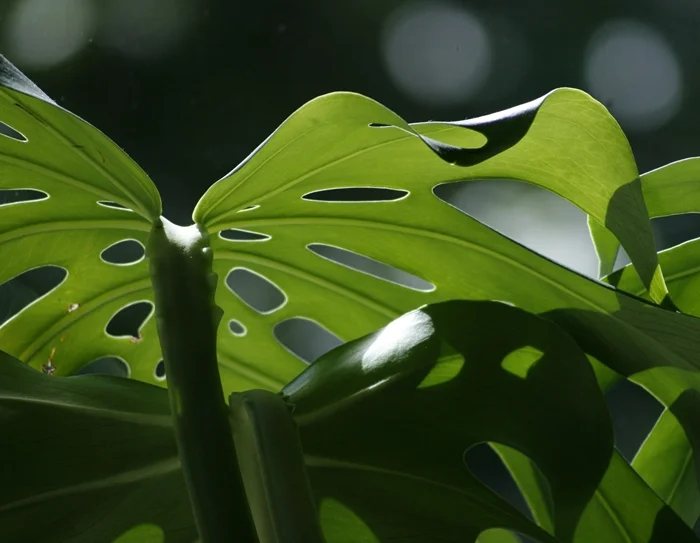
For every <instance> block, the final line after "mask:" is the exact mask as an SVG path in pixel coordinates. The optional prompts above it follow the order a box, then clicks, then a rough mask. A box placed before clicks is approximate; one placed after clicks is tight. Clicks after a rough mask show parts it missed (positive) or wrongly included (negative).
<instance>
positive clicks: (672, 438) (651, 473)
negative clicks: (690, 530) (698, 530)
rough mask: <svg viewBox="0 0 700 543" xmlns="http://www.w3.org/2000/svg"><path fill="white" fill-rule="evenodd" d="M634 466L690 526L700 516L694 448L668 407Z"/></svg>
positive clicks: (636, 457) (640, 451)
mask: <svg viewBox="0 0 700 543" xmlns="http://www.w3.org/2000/svg"><path fill="white" fill-rule="evenodd" d="M632 467H634V469H635V471H636V472H637V473H639V475H640V476H641V477H642V479H644V481H645V482H646V483H647V484H648V485H649V486H650V487H651V488H653V489H654V490H655V491H656V492H657V494H658V495H659V496H661V498H663V500H664V502H666V503H667V504H669V505H670V506H671V507H672V508H673V510H674V511H675V512H676V513H678V515H679V516H680V517H681V518H682V519H683V520H684V521H685V523H686V524H688V525H689V526H693V525H694V524H695V521H696V520H697V519H698V518H700V487H699V486H698V474H697V471H696V466H695V461H694V460H693V449H692V446H691V444H690V442H689V441H688V438H687V436H686V433H685V431H684V430H683V428H682V427H681V425H680V424H679V423H678V421H677V420H676V417H675V416H674V415H673V413H672V412H671V410H670V409H666V410H665V411H664V412H663V414H662V415H661V417H660V418H659V420H658V421H657V422H656V425H655V426H654V428H653V430H652V431H651V433H650V434H649V436H648V437H647V439H646V440H645V441H644V443H643V444H642V447H641V448H640V449H639V452H638V453H637V454H636V456H635V457H634V461H633V462H632Z"/></svg>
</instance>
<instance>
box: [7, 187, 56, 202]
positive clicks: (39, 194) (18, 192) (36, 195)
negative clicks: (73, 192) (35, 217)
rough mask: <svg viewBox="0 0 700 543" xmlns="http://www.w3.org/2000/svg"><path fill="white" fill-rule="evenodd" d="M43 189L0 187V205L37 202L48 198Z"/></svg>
mask: <svg viewBox="0 0 700 543" xmlns="http://www.w3.org/2000/svg"><path fill="white" fill-rule="evenodd" d="M48 197H49V195H48V194H47V193H46V192H44V191H43V190H36V189H0V206H6V205H12V204H22V203H26V202H38V201H40V200H46V199H48Z"/></svg>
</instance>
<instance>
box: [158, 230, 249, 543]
mask: <svg viewBox="0 0 700 543" xmlns="http://www.w3.org/2000/svg"><path fill="white" fill-rule="evenodd" d="M147 256H148V258H149V267H150V274H151V281H152V282H153V288H154V290H155V311H156V320H157V327H158V336H159V339H160V344H161V347H162V350H163V360H164V362H165V371H166V376H167V379H168V393H169V396H170V405H171V409H172V416H173V422H174V426H175V434H176V439H177V443H178V449H179V455H180V461H181V464H182V470H183V472H184V476H185V481H186V483H187V488H188V491H189V495H190V501H191V503H192V508H193V511H194V516H195V521H196V523H197V529H198V530H199V535H200V538H201V542H202V543H230V542H239V543H255V542H257V537H256V535H255V528H254V526H253V523H252V520H251V516H250V510H249V507H248V502H247V499H246V496H245V491H244V489H243V484H242V480H241V475H240V471H239V468H238V461H237V459H236V452H235V448H234V446H233V440H232V437H231V431H230V426H229V421H228V412H227V408H226V403H225V401H224V395H223V389H222V386H221V379H220V376H219V368H218V363H217V357H216V332H217V328H218V325H219V321H220V320H221V310H220V309H219V308H218V307H217V306H216V305H215V303H214V292H215V290H216V275H215V274H214V273H213V272H212V267H211V266H212V254H211V248H210V247H209V242H208V236H207V234H206V232H203V231H202V230H201V229H200V228H199V227H198V226H197V225H192V226H189V227H182V226H177V225H175V224H173V223H171V222H170V221H168V220H167V219H165V218H162V217H161V219H159V220H158V221H156V222H155V223H154V225H153V228H152V229H151V234H150V236H149V240H148V247H147Z"/></svg>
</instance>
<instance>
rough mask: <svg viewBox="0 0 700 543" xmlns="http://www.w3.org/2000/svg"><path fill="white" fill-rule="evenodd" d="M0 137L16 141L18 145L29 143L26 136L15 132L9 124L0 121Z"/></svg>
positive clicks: (17, 131)
mask: <svg viewBox="0 0 700 543" xmlns="http://www.w3.org/2000/svg"><path fill="white" fill-rule="evenodd" d="M0 136H3V137H5V138H9V139H11V140H15V141H18V142H20V143H27V142H28V141H29V140H28V139H27V136H25V135H24V134H22V133H21V132H20V131H19V130H15V129H14V128H12V127H11V126H10V125H9V124H7V123H4V122H2V121H0Z"/></svg>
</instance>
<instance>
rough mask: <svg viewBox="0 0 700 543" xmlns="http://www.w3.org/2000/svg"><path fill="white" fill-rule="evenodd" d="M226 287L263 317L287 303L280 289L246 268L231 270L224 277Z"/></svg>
mask: <svg viewBox="0 0 700 543" xmlns="http://www.w3.org/2000/svg"><path fill="white" fill-rule="evenodd" d="M226 286H227V287H228V289H229V290H230V291H231V292H233V293H234V294H235V295H236V296H238V298H240V299H241V301H243V302H244V303H245V304H246V305H248V307H250V308H251V309H254V310H255V311H257V312H258V313H261V314H263V315H267V314H269V313H274V312H275V311H277V310H278V309H280V308H281V307H282V306H284V304H285V303H286V302H287V296H286V295H285V293H284V292H283V291H282V289H281V288H279V287H278V286H277V285H275V284H274V283H273V282H272V281H270V280H269V279H268V278H267V277H265V276H263V275H262V274H260V273H258V272H254V271H252V270H249V269H248V268H233V269H232V270H231V271H230V272H229V273H228V275H227V276H226Z"/></svg>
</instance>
